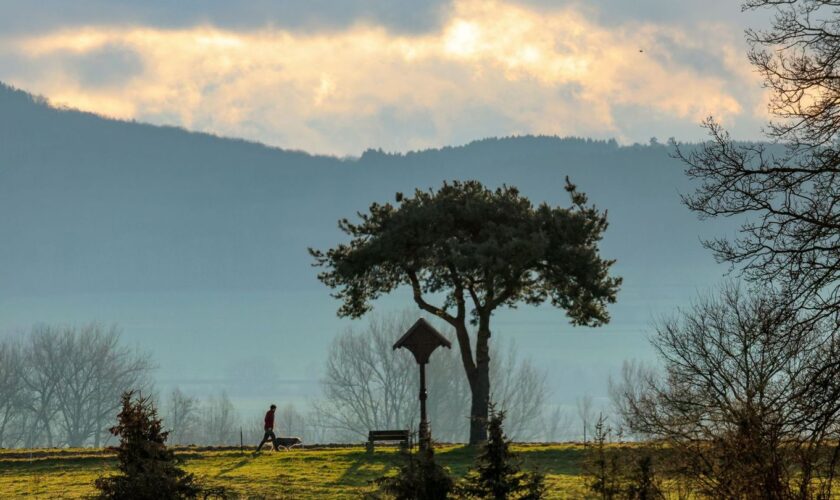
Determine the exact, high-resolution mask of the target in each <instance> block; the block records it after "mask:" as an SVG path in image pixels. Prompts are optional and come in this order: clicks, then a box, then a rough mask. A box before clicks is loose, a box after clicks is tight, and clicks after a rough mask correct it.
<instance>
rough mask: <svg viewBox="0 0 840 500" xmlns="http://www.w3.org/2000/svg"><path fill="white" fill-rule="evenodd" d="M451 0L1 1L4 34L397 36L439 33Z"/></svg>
mask: <svg viewBox="0 0 840 500" xmlns="http://www.w3.org/2000/svg"><path fill="white" fill-rule="evenodd" d="M450 2H451V0H423V1H417V0H307V1H306V2H301V1H297V0H249V1H245V0H179V1H177V2H172V1H168V0H166V1H165V0H143V1H136V0H74V1H73V2H67V1H66V0H42V1H39V2H34V1H32V0H0V13H2V15H0V34H6V35H8V34H15V33H26V32H33V31H35V32H39V31H49V30H53V29H56V28H61V27H67V26H83V25H92V24H117V25H134V24H141V25H150V26H156V27H164V28H179V27H186V26H194V25H200V24H211V25H214V26H218V27H222V28H230V29H237V30H243V29H249V28H253V29H258V28H261V27H266V26H276V27H281V28H286V29H290V30H312V31H320V30H334V29H341V28H344V27H347V26H350V25H354V24H359V23H370V24H376V25H381V26H385V27H386V28H388V29H390V30H392V31H395V32H407V33H415V32H424V31H429V30H434V29H435V28H437V27H439V26H440V23H441V22H442V20H444V19H445V18H446V12H447V10H448V8H449V5H450Z"/></svg>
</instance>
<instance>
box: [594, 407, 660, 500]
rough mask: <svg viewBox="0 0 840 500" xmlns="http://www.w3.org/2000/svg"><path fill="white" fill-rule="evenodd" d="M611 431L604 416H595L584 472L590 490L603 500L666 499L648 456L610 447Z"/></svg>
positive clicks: (627, 449)
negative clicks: (593, 432)
mask: <svg viewBox="0 0 840 500" xmlns="http://www.w3.org/2000/svg"><path fill="white" fill-rule="evenodd" d="M611 432H612V431H611V429H610V428H609V427H608V426H607V423H606V418H605V417H603V416H600V417H598V421H597V422H596V423H595V436H594V439H593V442H592V445H590V446H589V448H587V456H586V461H585V463H584V475H585V476H586V477H587V485H588V486H589V489H590V490H591V491H592V493H594V495H595V496H596V497H597V498H602V499H604V500H614V499H626V500H658V499H662V498H665V497H664V495H663V493H662V488H661V483H660V481H659V479H658V478H657V477H656V474H655V472H654V464H653V458H652V457H651V455H650V454H649V453H647V452H642V451H640V450H639V449H634V448H630V447H617V446H611V445H610V444H609V442H608V441H609V438H610V434H611Z"/></svg>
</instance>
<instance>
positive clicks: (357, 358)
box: [315, 313, 418, 440]
mask: <svg viewBox="0 0 840 500" xmlns="http://www.w3.org/2000/svg"><path fill="white" fill-rule="evenodd" d="M409 321H410V319H409V317H408V316H407V313H404V314H403V315H401V316H375V317H372V318H371V319H370V321H369V323H368V326H367V328H366V329H365V330H364V331H362V332H356V331H353V330H348V331H346V332H345V333H344V334H342V335H340V336H338V337H336V339H335V340H334V341H333V344H332V346H331V347H330V352H329V356H328V358H327V367H326V373H325V375H324V378H323V380H322V390H323V392H324V400H323V401H321V402H317V403H316V404H315V408H316V410H317V411H319V413H321V415H322V417H323V419H324V420H325V421H326V422H327V425H328V426H329V427H330V428H331V430H332V431H333V432H334V433H335V435H336V437H337V439H339V440H352V439H364V438H367V433H368V431H369V430H371V429H400V428H407V427H409V426H410V424H411V422H412V419H413V418H414V414H415V413H416V407H417V405H418V404H417V402H416V401H417V384H416V383H415V382H414V381H415V380H416V375H415V372H416V371H417V369H416V365H415V362H414V359H413V358H412V357H411V355H410V354H408V353H404V352H401V351H399V352H394V350H393V348H392V346H393V343H394V340H395V337H394V334H395V332H402V331H405V330H407V329H408V326H410V325H411V323H410V322H409Z"/></svg>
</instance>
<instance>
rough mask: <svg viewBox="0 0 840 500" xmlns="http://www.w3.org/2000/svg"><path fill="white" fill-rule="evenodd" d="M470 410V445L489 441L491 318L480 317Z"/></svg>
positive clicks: (471, 385)
mask: <svg viewBox="0 0 840 500" xmlns="http://www.w3.org/2000/svg"><path fill="white" fill-rule="evenodd" d="M474 381H475V382H474V383H472V384H470V389H471V390H472V408H471V410H470V445H476V444H480V443H482V442H484V441H487V413H488V409H489V407H490V318H489V316H488V317H481V318H479V326H478V336H477V338H476V342H475V372H474Z"/></svg>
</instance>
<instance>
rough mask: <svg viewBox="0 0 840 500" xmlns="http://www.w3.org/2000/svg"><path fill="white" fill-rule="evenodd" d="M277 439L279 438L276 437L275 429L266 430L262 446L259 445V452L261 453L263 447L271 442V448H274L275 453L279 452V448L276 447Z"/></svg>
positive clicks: (261, 442)
mask: <svg viewBox="0 0 840 500" xmlns="http://www.w3.org/2000/svg"><path fill="white" fill-rule="evenodd" d="M275 439H277V438H276V437H275V436H274V429H266V430H265V435H264V436H263V438H262V441H260V444H258V445H257V451H260V450H261V449H262V447H263V445H264V444H265V443H266V442H268V441H271V447H272V448H274V451H277V446H275V445H274V440H275Z"/></svg>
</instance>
